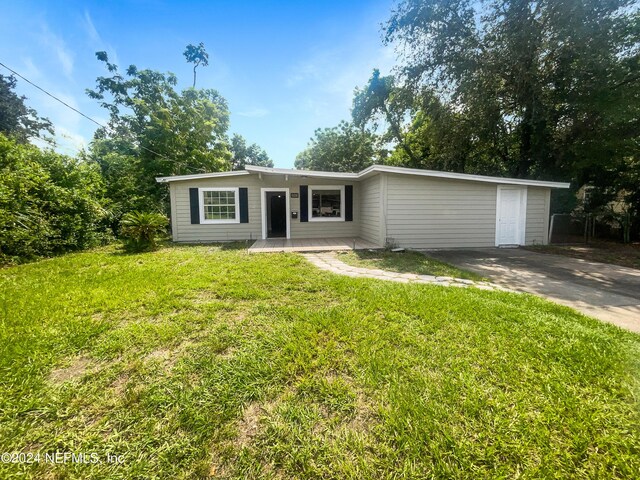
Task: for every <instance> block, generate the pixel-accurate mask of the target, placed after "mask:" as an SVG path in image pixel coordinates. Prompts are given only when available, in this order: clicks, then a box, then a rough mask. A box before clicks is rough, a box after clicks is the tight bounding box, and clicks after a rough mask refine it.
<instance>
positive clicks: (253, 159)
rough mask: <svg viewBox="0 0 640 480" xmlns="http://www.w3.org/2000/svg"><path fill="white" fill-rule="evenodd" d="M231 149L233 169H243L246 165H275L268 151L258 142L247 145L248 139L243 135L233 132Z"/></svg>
mask: <svg viewBox="0 0 640 480" xmlns="http://www.w3.org/2000/svg"><path fill="white" fill-rule="evenodd" d="M230 149H231V169H232V170H243V169H244V167H245V165H257V166H260V167H273V161H272V160H271V159H270V158H269V155H268V154H267V152H266V151H265V150H264V149H262V148H260V146H259V145H258V144H256V143H252V144H251V145H247V141H246V140H245V138H244V137H243V136H242V135H239V134H237V133H234V134H233V137H232V138H231V146H230Z"/></svg>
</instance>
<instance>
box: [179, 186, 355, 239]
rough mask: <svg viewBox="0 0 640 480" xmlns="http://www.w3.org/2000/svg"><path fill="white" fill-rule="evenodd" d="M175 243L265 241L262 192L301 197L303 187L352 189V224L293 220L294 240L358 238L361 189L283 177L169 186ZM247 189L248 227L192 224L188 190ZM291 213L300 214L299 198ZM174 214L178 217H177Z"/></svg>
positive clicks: (294, 202)
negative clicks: (272, 190)
mask: <svg viewBox="0 0 640 480" xmlns="http://www.w3.org/2000/svg"><path fill="white" fill-rule="evenodd" d="M170 185H171V186H170V191H171V207H172V213H171V219H172V232H173V240H174V241H176V242H220V241H228V240H247V239H253V240H256V239H259V238H262V216H261V215H262V211H261V199H260V189H261V188H288V189H289V194H291V193H298V194H299V193H300V185H310V186H313V185H353V221H352V222H313V221H310V222H305V223H303V222H300V215H299V213H298V219H295V220H293V219H291V216H289V219H288V221H289V222H291V238H327V237H357V236H358V233H359V228H360V222H359V218H360V212H359V210H360V209H359V200H358V198H359V194H360V192H359V185H358V182H357V181H352V180H350V179H348V180H335V179H322V178H313V179H312V178H300V177H289V181H285V179H284V176H283V175H278V176H268V175H263V176H262V179H260V178H259V177H258V175H239V176H234V177H220V178H206V179H199V180H185V181H178V182H171V183H170ZM194 187H195V188H207V187H209V188H216V187H240V188H242V187H246V188H247V189H248V197H249V198H248V200H249V223H230V224H196V225H192V224H191V214H190V206H189V188H194ZM289 200H290V206H291V211H297V212H300V198H299V197H298V198H290V199H289ZM174 212H175V213H174Z"/></svg>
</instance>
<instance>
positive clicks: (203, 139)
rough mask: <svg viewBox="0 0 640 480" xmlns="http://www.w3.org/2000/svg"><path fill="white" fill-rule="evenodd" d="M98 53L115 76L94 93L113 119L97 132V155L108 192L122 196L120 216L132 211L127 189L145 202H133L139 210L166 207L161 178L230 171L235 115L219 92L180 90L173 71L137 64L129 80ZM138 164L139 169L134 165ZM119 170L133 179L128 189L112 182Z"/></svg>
mask: <svg viewBox="0 0 640 480" xmlns="http://www.w3.org/2000/svg"><path fill="white" fill-rule="evenodd" d="M96 56H97V58H98V60H100V61H102V62H103V63H104V64H105V66H106V68H107V70H108V71H109V72H110V73H111V74H112V75H111V76H107V77H99V78H98V79H97V86H96V89H95V90H88V91H87V93H88V95H89V96H90V97H91V98H94V99H96V100H99V101H100V102H101V105H102V106H103V107H104V108H105V109H107V111H108V112H109V114H110V120H109V125H108V129H99V130H98V131H97V132H96V135H95V139H94V142H93V144H92V146H91V152H90V156H91V158H93V159H94V160H95V161H96V162H98V163H99V164H100V166H101V168H102V171H103V172H105V178H106V179H107V182H108V185H107V189H108V190H109V191H110V192H114V191H116V192H120V193H121V194H118V195H117V197H116V198H114V199H113V201H114V202H115V203H116V204H117V205H116V206H117V210H118V211H120V212H122V211H126V210H127V209H128V208H127V207H128V205H126V203H127V200H125V196H124V195H122V194H124V193H125V191H128V192H129V193H132V194H133V196H134V197H141V198H140V200H139V201H138V200H136V201H134V202H133V203H134V205H135V207H136V208H137V209H144V210H159V209H164V210H166V209H167V208H168V192H167V189H166V186H163V185H159V184H157V183H156V181H155V177H156V176H165V175H180V174H189V173H202V172H216V171H221V170H226V169H228V168H229V160H230V158H231V155H230V152H229V149H228V140H227V136H226V132H227V129H228V127H229V110H228V107H227V102H226V100H225V99H224V98H222V97H221V96H220V94H219V93H218V92H217V91H215V90H211V89H198V90H196V89H193V88H189V89H186V90H184V91H182V92H180V93H178V92H176V90H175V86H176V84H177V78H176V77H175V75H173V74H171V73H168V74H163V73H160V72H155V71H152V70H138V68H137V67H135V66H134V65H131V66H130V67H129V68H128V69H127V72H126V76H123V75H121V74H120V73H119V72H118V66H117V65H115V64H112V63H110V62H109V59H108V57H107V54H106V53H104V52H98V53H97V54H96ZM107 97H108V98H107ZM131 159H135V160H134V161H133V162H132V163H133V164H132V165H126V163H127V162H128V161H129V160H131ZM117 172H122V173H125V174H126V175H128V178H126V179H124V181H125V186H124V187H121V186H119V185H112V182H113V181H116V182H118V181H119V180H118V178H117V175H116V176H114V175H113V174H117ZM134 191H135V192H137V193H133V192H134Z"/></svg>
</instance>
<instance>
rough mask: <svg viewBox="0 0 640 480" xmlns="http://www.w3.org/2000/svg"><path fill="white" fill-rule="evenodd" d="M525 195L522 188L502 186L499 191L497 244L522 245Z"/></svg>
mask: <svg viewBox="0 0 640 480" xmlns="http://www.w3.org/2000/svg"><path fill="white" fill-rule="evenodd" d="M523 196H524V195H523V190H522V189H520V188H500V190H499V193H498V227H497V228H498V231H497V235H496V243H497V245H520V244H521V243H523V241H524V232H523V231H522V220H523V219H522V202H523Z"/></svg>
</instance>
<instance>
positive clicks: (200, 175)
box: [156, 170, 249, 183]
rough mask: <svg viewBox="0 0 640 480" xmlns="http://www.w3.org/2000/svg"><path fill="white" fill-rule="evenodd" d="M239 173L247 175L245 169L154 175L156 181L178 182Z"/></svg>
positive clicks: (232, 175) (230, 175) (233, 175)
mask: <svg viewBox="0 0 640 480" xmlns="http://www.w3.org/2000/svg"><path fill="white" fill-rule="evenodd" d="M240 175H249V172H247V171H246V170H234V171H231V172H214V173H194V174H192V175H173V176H170V177H156V182H158V183H169V182H179V181H185V180H200V179H204V178H219V177H237V176H240Z"/></svg>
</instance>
